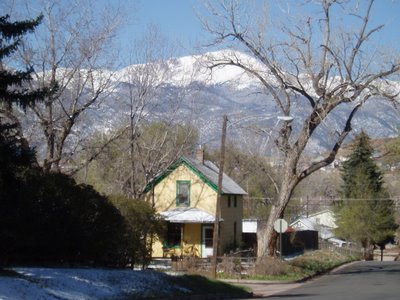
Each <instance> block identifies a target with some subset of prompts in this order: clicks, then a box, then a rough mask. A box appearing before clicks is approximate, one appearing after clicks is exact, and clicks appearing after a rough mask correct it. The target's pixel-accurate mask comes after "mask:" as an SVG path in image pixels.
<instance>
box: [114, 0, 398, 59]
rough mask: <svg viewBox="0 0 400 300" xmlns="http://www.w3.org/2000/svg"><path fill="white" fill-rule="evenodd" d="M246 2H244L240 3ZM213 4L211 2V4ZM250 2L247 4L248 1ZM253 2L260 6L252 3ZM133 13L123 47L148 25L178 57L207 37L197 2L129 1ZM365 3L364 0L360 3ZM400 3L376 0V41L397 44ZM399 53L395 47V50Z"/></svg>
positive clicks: (274, 5) (280, 4)
mask: <svg viewBox="0 0 400 300" xmlns="http://www.w3.org/2000/svg"><path fill="white" fill-rule="evenodd" d="M243 1H248V0H243ZM211 2H215V1H211ZM249 2H250V1H249ZM255 2H261V0H256V1H255ZM131 3H133V5H135V9H134V10H135V12H133V13H132V14H131V15H132V16H133V19H132V20H130V21H129V25H128V27H126V28H125V30H124V31H123V34H122V35H121V40H122V41H123V43H124V42H125V41H126V40H128V39H129V38H130V37H132V36H140V35H141V33H142V32H143V31H144V30H145V28H146V26H147V25H148V24H155V25H158V26H159V27H160V29H161V31H162V33H163V34H164V35H166V36H167V37H168V38H170V39H171V40H179V41H180V42H181V43H182V44H183V46H184V47H185V48H186V49H182V50H181V53H178V55H182V54H183V55H184V54H191V53H194V52H195V51H194V50H193V48H194V46H195V45H199V44H204V43H205V40H206V39H207V38H209V37H210V36H209V35H208V34H207V33H206V32H204V30H203V29H202V28H201V24H200V22H199V20H198V18H197V16H196V11H197V12H198V11H199V9H201V8H202V7H203V6H202V1H201V0H131ZM270 3H271V4H272V8H271V9H273V10H276V11H279V9H282V8H285V7H286V5H287V3H289V4H290V5H291V6H292V8H291V9H293V7H295V9H298V7H297V8H296V5H298V4H299V1H297V0H286V1H285V0H283V1H282V0H281V1H279V2H278V1H270ZM361 3H364V4H365V3H366V0H361ZM399 16H400V0H377V1H376V3H375V4H374V17H376V20H377V23H379V24H385V28H384V30H383V31H382V32H381V33H379V38H382V39H383V40H391V41H393V44H394V45H397V44H400V17H399ZM397 49H399V47H397Z"/></svg>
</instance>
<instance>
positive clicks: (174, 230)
mask: <svg viewBox="0 0 400 300" xmlns="http://www.w3.org/2000/svg"><path fill="white" fill-rule="evenodd" d="M181 234H182V224H180V223H168V233H167V245H168V247H175V246H180V245H181Z"/></svg>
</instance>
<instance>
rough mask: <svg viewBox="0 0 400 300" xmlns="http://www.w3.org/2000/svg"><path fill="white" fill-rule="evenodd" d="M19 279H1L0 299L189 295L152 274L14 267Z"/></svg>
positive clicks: (80, 298)
mask: <svg viewBox="0 0 400 300" xmlns="http://www.w3.org/2000/svg"><path fill="white" fill-rule="evenodd" d="M13 270H14V271H16V272H18V273H19V274H20V275H21V276H15V277H8V276H0V299H2V300H11V299H13V300H14V299H18V300H19V299H32V300H36V299H45V300H53V299H58V300H60V299H65V300H83V299H85V300H86V299H115V298H118V299H119V298H123V297H126V296H132V297H134V296H136V297H138V296H139V297H145V296H152V295H160V296H169V295H171V294H174V293H176V292H177V291H179V292H180V293H182V292H187V293H188V292H190V291H188V290H187V289H184V288H182V287H179V286H176V285H172V284H170V283H169V282H168V280H167V276H168V275H166V274H163V273H159V272H154V271H131V270H107V269H51V268H14V269H13Z"/></svg>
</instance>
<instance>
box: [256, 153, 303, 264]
mask: <svg viewBox="0 0 400 300" xmlns="http://www.w3.org/2000/svg"><path fill="white" fill-rule="evenodd" d="M294 161H297V160H291V163H293V162H294ZM288 165H289V166H290V164H288ZM294 165H295V164H294ZM285 169H286V170H293V169H294V168H292V167H286V168H285ZM285 174H286V175H285V176H284V178H283V181H282V189H281V190H280V192H279V194H278V198H277V201H276V203H275V204H274V205H273V206H272V208H271V211H270V213H269V216H268V220H267V222H264V223H263V222H261V224H259V226H258V229H257V258H261V257H263V256H275V252H276V242H277V239H278V234H277V233H276V232H275V230H274V223H275V221H276V220H277V219H280V218H283V213H284V211H285V208H286V206H287V204H288V203H289V200H290V197H291V195H292V192H293V190H294V188H295V187H296V185H297V183H298V180H297V177H296V175H295V174H290V172H289V171H287V172H285Z"/></svg>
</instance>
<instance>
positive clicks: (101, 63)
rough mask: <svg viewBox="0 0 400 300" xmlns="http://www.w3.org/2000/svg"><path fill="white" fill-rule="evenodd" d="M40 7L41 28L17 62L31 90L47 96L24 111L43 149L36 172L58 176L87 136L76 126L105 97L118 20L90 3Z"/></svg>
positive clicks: (115, 11)
mask: <svg viewBox="0 0 400 300" xmlns="http://www.w3.org/2000/svg"><path fill="white" fill-rule="evenodd" d="M40 3H41V6H40V8H39V9H40V10H42V12H43V15H44V20H43V26H42V28H41V29H40V30H38V32H37V33H36V34H35V39H33V40H32V41H31V43H26V44H24V49H23V51H22V53H21V57H22V58H23V60H24V63H25V64H27V65H29V66H30V67H32V68H33V69H34V70H35V73H34V75H33V77H34V79H35V80H34V82H33V84H34V85H37V86H39V87H41V86H50V87H51V88H52V91H53V93H52V94H51V96H49V97H46V98H45V99H44V102H43V104H40V105H36V106H30V108H31V109H32V111H33V112H34V114H35V116H36V121H37V126H38V131H39V132H41V133H42V134H43V136H44V141H45V145H46V147H45V154H44V155H43V156H44V158H43V162H42V167H43V169H44V170H45V171H47V172H49V171H55V172H59V171H60V168H61V166H62V165H63V163H64V164H65V162H66V161H67V160H68V159H70V158H71V156H73V155H74V154H75V151H76V149H77V148H79V147H80V146H79V145H80V143H81V140H82V139H84V138H86V136H87V135H86V136H85V134H84V126H83V124H81V125H82V126H81V127H82V128H83V130H82V129H81V131H80V132H79V131H76V130H75V128H76V125H77V124H78V123H79V122H85V120H87V119H85V118H87V117H86V116H85V114H86V113H87V112H88V111H89V110H91V109H96V108H98V106H99V105H100V104H101V102H102V101H103V99H105V97H107V96H109V95H110V94H111V91H112V82H111V78H112V75H113V74H112V72H111V71H107V70H112V69H113V65H112V63H113V62H115V57H113V50H115V49H114V48H113V39H114V36H115V33H116V31H117V30H118V29H119V27H120V25H121V19H122V14H121V11H120V8H119V7H118V5H117V6H107V7H106V8H102V9H101V8H100V7H99V6H98V5H97V4H96V3H95V1H91V0H88V1H76V2H68V3H67V2H65V1H46V0H44V1H42V2H40ZM26 7H27V8H28V9H31V7H30V6H29V5H27V6H26ZM111 62H112V63H111ZM37 139H38V137H37V136H35V140H37ZM66 145H68V146H66Z"/></svg>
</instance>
